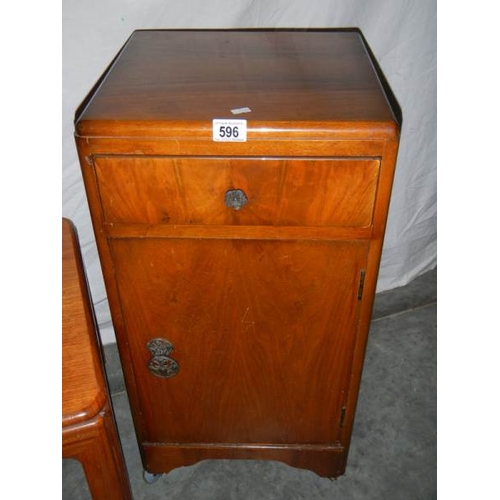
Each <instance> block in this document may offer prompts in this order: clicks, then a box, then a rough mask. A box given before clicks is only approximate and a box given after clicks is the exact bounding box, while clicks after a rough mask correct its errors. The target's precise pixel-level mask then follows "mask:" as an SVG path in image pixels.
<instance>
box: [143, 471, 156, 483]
mask: <svg viewBox="0 0 500 500" xmlns="http://www.w3.org/2000/svg"><path fill="white" fill-rule="evenodd" d="M142 477H143V479H144V481H146V483H148V484H153V483H156V481H158V479H160V477H161V474H152V473H151V472H148V471H146V470H144V471H142Z"/></svg>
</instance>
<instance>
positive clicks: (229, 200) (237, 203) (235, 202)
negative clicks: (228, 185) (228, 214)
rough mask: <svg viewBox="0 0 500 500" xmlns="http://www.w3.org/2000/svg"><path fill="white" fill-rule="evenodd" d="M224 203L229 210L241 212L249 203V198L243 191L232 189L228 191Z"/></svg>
mask: <svg viewBox="0 0 500 500" xmlns="http://www.w3.org/2000/svg"><path fill="white" fill-rule="evenodd" d="M224 203H225V204H226V206H227V207H229V208H232V209H234V210H239V209H240V208H243V207H244V206H245V205H246V204H247V203H248V198H247V196H246V194H245V193H244V192H243V191H242V190H241V189H230V190H229V191H226V194H225V196H224Z"/></svg>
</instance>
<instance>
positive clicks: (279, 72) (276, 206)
mask: <svg viewBox="0 0 500 500" xmlns="http://www.w3.org/2000/svg"><path fill="white" fill-rule="evenodd" d="M375 68H376V64H375V61H374V60H373V58H372V57H371V55H370V52H369V50H368V49H367V47H366V45H365V43H364V41H363V38H362V37H361V35H360V33H359V32H357V31H356V30H351V31H345V30H340V31H336V30H299V31H294V30H263V31H259V30H235V31H231V30H229V31H225V30H215V31H210V30H206V31H205V30H199V31H198V30H187V31H176V30H172V31H170V30H151V31H137V32H135V33H133V35H132V36H131V37H130V39H129V40H128V41H127V43H126V44H125V46H124V47H123V49H122V51H121V52H120V53H119V55H118V56H117V58H116V59H115V61H114V62H113V64H112V65H111V66H110V67H109V69H108V70H107V71H106V73H105V74H104V75H103V77H102V78H101V80H100V81H99V82H98V84H97V85H96V87H95V88H94V89H93V90H92V92H91V93H90V95H89V96H88V99H86V100H85V101H84V103H83V105H82V107H81V108H80V110H78V112H77V117H76V123H75V132H76V141H77V147H78V153H79V158H80V163H81V167H82V172H83V178H84V181H85V187H86V192H87V197H88V201H89V207H90V212H91V215H92V221H93V225H94V231H95V235H96V240H97V246H98V249H99V255H100V259H101V264H102V268H103V274H104V279H105V282H106V289H107V294H108V298H109V303H110V308H111V313H112V317H113V324H114V328H115V332H116V338H117V344H118V349H119V352H120V358H121V361H122V366H123V372H124V375H125V381H126V385H127V390H128V394H129V399H130V402H131V408H132V414H133V417H134V423H135V430H136V433H137V438H138V442H139V448H140V451H141V455H142V460H143V465H144V469H145V470H146V471H149V472H152V473H162V472H168V471H169V470H171V469H172V468H174V467H178V466H182V465H188V464H192V463H195V462H197V461H199V460H203V459H210V458H242V459H250V458H255V459H272V460H281V461H284V462H286V463H288V464H290V465H293V466H296V467H303V468H308V469H312V470H314V471H315V472H317V473H318V474H320V475H323V476H330V477H331V476H338V475H339V474H342V473H343V471H344V469H345V465H346V460H347V452H348V449H349V443H350V437H351V431H352V426H353V421H354V414H355V408H356V402H357V397H358V389H359V384H360V379H361V372H362V366H363V357H364V351H365V346H366V340H367V335H368V329H369V324H370V315H371V309H372V304H373V297H374V292H375V285H376V281H377V273H378V266H379V260H380V254H381V249H382V241H383V237H384V230H385V225H386V220H387V211H388V206H389V199H390V193H391V187H392V180H393V175H394V167H395V161H396V153H397V149H398V143H399V123H398V120H397V118H396V116H397V114H398V113H396V111H395V109H393V107H392V104H391V99H389V96H390V93H389V92H388V89H387V87H386V86H385V85H384V84H383V83H382V80H381V78H380V75H379V74H378V73H377V71H376V70H375ZM235 118H239V119H243V120H244V122H236V123H235V122H232V121H229V122H228V121H227V120H232V119H235ZM214 119H215V120H226V123H221V122H217V121H216V122H214V121H213V120H214ZM245 125H246V132H247V133H246V138H245V134H244V132H245V130H244V129H245ZM240 127H241V128H240Z"/></svg>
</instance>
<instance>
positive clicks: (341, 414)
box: [339, 406, 346, 427]
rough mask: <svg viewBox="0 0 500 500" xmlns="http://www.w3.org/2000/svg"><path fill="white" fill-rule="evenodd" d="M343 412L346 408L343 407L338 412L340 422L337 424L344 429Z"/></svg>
mask: <svg viewBox="0 0 500 500" xmlns="http://www.w3.org/2000/svg"><path fill="white" fill-rule="evenodd" d="M345 411H346V407H345V406H343V407H342V410H340V422H339V426H340V427H344V420H345Z"/></svg>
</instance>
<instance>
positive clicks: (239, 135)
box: [212, 118, 247, 142]
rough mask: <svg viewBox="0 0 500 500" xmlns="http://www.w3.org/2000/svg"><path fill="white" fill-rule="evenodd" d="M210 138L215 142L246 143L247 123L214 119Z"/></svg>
mask: <svg viewBox="0 0 500 500" xmlns="http://www.w3.org/2000/svg"><path fill="white" fill-rule="evenodd" d="M212 123H213V125H212V127H213V128H212V138H213V140H214V141H217V142H246V140H247V121H246V120H225V119H217V118H216V119H214V120H213V121H212Z"/></svg>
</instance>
